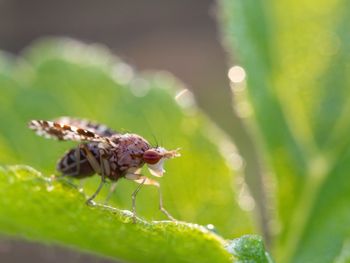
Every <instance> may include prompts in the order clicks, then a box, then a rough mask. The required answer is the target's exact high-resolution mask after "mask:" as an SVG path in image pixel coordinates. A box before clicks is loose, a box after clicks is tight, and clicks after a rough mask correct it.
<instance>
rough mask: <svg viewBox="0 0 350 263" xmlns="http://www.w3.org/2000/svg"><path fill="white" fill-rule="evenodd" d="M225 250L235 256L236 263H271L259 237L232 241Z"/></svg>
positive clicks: (253, 236) (252, 236)
mask: <svg viewBox="0 0 350 263" xmlns="http://www.w3.org/2000/svg"><path fill="white" fill-rule="evenodd" d="M227 250H228V251H229V252H230V253H232V254H233V255H234V256H235V258H236V261H235V262H237V263H254V262H259V263H272V262H273V261H272V259H271V257H270V255H269V254H268V253H267V252H266V250H265V246H264V242H263V240H262V238H261V237H260V236H256V235H245V236H242V237H240V238H237V239H234V240H232V241H231V242H230V243H229V244H228V245H227Z"/></svg>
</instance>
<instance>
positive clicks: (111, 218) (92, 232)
mask: <svg viewBox="0 0 350 263" xmlns="http://www.w3.org/2000/svg"><path fill="white" fill-rule="evenodd" d="M0 168H1V167H0ZM0 187H1V189H2V190H1V191H0V199H1V206H0V232H1V233H3V234H6V235H10V236H12V235H15V236H20V237H22V238H27V239H30V240H37V241H40V242H47V243H54V244H61V245H65V246H68V245H69V246H71V247H72V248H76V249H80V250H84V251H89V252H90V253H96V254H100V255H103V256H104V257H110V258H118V259H122V260H127V261H130V262H208V263H209V262H232V255H230V254H229V253H228V252H227V251H226V250H225V249H224V244H225V243H224V241H223V240H222V239H221V238H220V237H218V236H217V235H216V234H213V233H212V232H210V231H209V230H207V229H205V228H204V227H201V226H198V225H195V224H187V223H182V222H178V223H175V222H169V221H153V222H146V221H143V220H138V221H137V224H133V223H132V220H131V217H130V213H127V212H125V211H122V210H118V209H115V208H108V207H102V206H101V207H99V206H97V207H89V206H87V205H85V196H84V195H83V194H82V193H81V192H79V191H78V190H77V189H75V188H72V187H71V186H69V185H65V184H62V183H60V182H57V181H55V182H50V180H49V179H48V178H47V177H44V176H42V175H41V174H40V173H38V172H37V171H35V170H34V169H32V168H29V167H24V166H12V167H9V168H7V169H5V168H1V169H0Z"/></svg>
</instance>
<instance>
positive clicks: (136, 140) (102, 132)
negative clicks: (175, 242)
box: [29, 117, 179, 222]
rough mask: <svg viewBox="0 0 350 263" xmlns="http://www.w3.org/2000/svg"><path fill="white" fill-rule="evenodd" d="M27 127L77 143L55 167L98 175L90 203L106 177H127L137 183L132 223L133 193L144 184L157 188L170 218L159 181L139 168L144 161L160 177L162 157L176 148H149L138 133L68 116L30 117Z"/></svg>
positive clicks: (169, 155)
mask: <svg viewBox="0 0 350 263" xmlns="http://www.w3.org/2000/svg"><path fill="white" fill-rule="evenodd" d="M29 128H31V129H33V130H35V131H36V133H37V134H39V135H42V136H45V137H47V138H53V139H58V140H72V141H78V142H80V144H79V145H78V146H77V147H76V148H74V149H71V150H69V151H68V152H67V153H66V154H65V155H64V156H63V157H62V158H61V160H60V161H59V162H58V164H57V170H58V171H59V172H61V173H62V174H63V175H64V176H70V177H73V178H85V177H88V176H92V175H94V174H98V175H100V176H101V183H100V185H99V187H98V188H97V190H96V192H95V193H94V194H93V195H92V196H91V197H90V198H89V199H88V200H87V203H89V204H91V203H93V199H94V198H95V197H96V196H97V194H98V193H99V192H100V190H101V189H102V187H103V185H104V183H105V181H106V179H107V178H108V179H109V180H111V181H114V182H116V181H118V180H119V179H120V178H126V179H129V180H133V181H136V182H137V183H139V186H138V187H137V189H136V190H135V192H134V193H133V195H132V201H133V215H134V217H133V218H134V222H135V220H136V195H137V193H138V191H139V190H140V188H141V187H142V186H143V185H145V184H146V185H154V186H157V187H158V190H159V202H160V209H161V211H162V212H163V213H165V214H166V215H167V216H168V217H169V218H170V219H172V220H173V217H172V216H171V215H170V214H169V213H168V212H167V211H166V210H165V209H164V208H163V204H162V196H161V192H160V185H159V183H158V182H157V181H155V180H152V179H150V178H147V177H145V176H142V175H141V174H140V173H139V171H140V169H141V167H142V166H143V165H144V164H147V166H148V168H149V170H150V172H151V174H152V175H154V176H158V177H160V176H162V175H163V173H164V169H163V162H164V160H165V159H169V158H173V157H177V156H179V153H178V152H177V150H172V151H168V150H165V149H164V148H162V147H152V146H151V145H150V144H149V143H148V142H147V141H146V140H145V139H144V138H142V137H141V136H139V135H137V134H129V133H126V134H120V133H117V132H115V131H113V130H111V129H109V128H107V127H106V126H104V125H98V124H95V123H92V122H89V121H86V120H80V119H73V118H68V117H62V118H59V119H57V120H55V121H44V120H32V121H30V122H29Z"/></svg>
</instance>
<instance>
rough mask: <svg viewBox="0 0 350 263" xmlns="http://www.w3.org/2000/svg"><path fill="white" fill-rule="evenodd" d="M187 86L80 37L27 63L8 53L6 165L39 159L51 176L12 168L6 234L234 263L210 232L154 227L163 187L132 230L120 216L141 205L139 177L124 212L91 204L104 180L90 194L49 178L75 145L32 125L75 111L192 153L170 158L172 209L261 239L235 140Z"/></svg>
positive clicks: (104, 250)
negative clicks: (242, 200) (230, 157)
mask: <svg viewBox="0 0 350 263" xmlns="http://www.w3.org/2000/svg"><path fill="white" fill-rule="evenodd" d="M180 91H182V85H181V83H179V82H177V81H176V80H175V79H174V78H172V77H171V76H170V75H168V74H166V73H159V72H155V73H147V74H141V73H136V72H135V71H134V70H133V69H132V68H130V66H128V65H126V64H124V63H123V62H121V61H120V60H118V59H117V58H115V57H114V56H112V55H111V54H110V53H109V51H108V50H106V49H105V48H103V47H100V46H95V45H90V46H89V45H84V44H81V43H79V42H76V41H73V40H69V39H46V40H42V41H39V42H37V43H34V44H33V45H32V46H31V47H29V48H28V49H26V50H25V51H24V52H23V53H22V56H20V57H18V58H15V57H13V56H11V55H8V54H6V53H0V92H1V96H0V100H1V101H0V119H1V122H0V130H1V134H0V164H6V165H8V164H18V163H21V164H28V165H30V166H31V167H35V169H37V170H39V171H40V172H42V173H43V174H46V175H47V176H46V177H45V176H42V175H40V174H38V172H36V171H35V170H34V168H23V167H22V166H21V167H15V166H12V167H10V168H9V169H8V170H7V169H2V170H1V173H0V185H1V189H3V190H2V191H1V193H0V232H1V233H4V234H7V235H11V236H16V237H24V238H27V239H29V240H36V241H39V242H49V243H56V244H62V245H65V246H72V247H74V248H78V249H81V250H84V251H89V252H94V253H98V254H100V255H103V256H107V257H113V258H120V259H125V260H130V261H134V262H164V261H165V260H167V262H229V261H232V255H230V254H229V253H227V251H225V249H224V246H223V245H224V244H225V242H224V241H223V239H222V238H220V237H219V236H217V235H214V234H212V233H210V232H208V231H207V230H204V228H203V227H199V226H197V225H192V224H188V223H177V224H176V223H172V222H166V221H161V222H154V221H151V220H153V219H163V218H164V215H163V214H162V213H160V212H159V210H158V198H157V191H156V189H154V187H144V188H143V189H142V191H140V193H139V195H138V199H137V204H138V205H137V211H138V215H139V216H140V217H141V218H144V219H145V220H147V221H143V220H139V221H138V223H137V224H136V225H133V224H131V223H130V216H129V215H128V214H127V213H126V212H123V211H121V210H118V209H130V208H131V193H132V192H133V190H134V189H135V188H136V185H135V184H134V183H133V182H128V181H126V180H121V181H120V183H118V186H117V191H116V193H115V195H114V196H113V198H112V200H111V203H110V204H111V206H113V207H116V208H118V209H116V208H113V209H112V208H103V207H100V206H99V207H94V208H92V207H88V206H86V205H85V202H84V200H85V195H90V194H92V193H93V191H95V190H96V187H97V185H98V180H99V178H98V177H97V176H96V177H95V178H89V179H87V180H86V181H85V182H84V186H83V188H84V194H85V195H83V194H82V193H79V192H78V191H77V190H76V189H74V188H71V187H69V186H65V185H62V184H61V183H60V182H52V183H50V182H49V181H48V179H47V178H49V177H50V175H52V174H53V173H55V164H56V162H57V160H58V159H59V158H60V157H61V156H62V155H63V154H64V152H65V151H67V150H68V149H69V148H71V147H75V146H76V144H75V143H73V142H58V141H54V140H45V139H44V138H40V137H38V136H36V135H35V134H34V133H33V132H32V131H30V130H29V129H28V128H27V123H28V121H29V120H31V119H46V120H50V119H53V118H56V117H59V116H73V117H80V118H87V119H91V120H96V121H98V122H101V123H104V124H107V125H108V126H110V127H111V128H113V129H116V130H119V131H122V132H123V131H131V132H134V133H137V134H140V135H142V136H144V137H145V138H147V139H148V140H149V141H152V140H153V138H154V137H155V138H157V140H158V143H159V144H160V145H162V146H164V147H166V148H168V149H174V148H178V147H180V148H181V154H182V156H181V158H176V159H173V160H169V161H167V163H166V170H167V173H166V174H165V176H164V178H161V179H160V181H161V185H162V192H163V199H164V203H165V207H166V208H167V210H168V211H170V212H171V213H172V214H173V215H174V217H175V218H177V219H179V220H182V221H187V222H196V223H199V224H202V225H206V224H209V223H210V224H214V225H215V228H216V230H217V232H218V233H219V234H220V235H222V236H224V237H232V236H240V235H242V234H244V233H247V232H251V231H252V229H253V224H252V219H251V215H250V214H249V213H248V212H246V211H243V210H242V209H241V208H240V207H239V206H238V204H237V202H236V201H235V199H236V197H235V195H234V192H235V191H234V188H235V187H236V186H235V181H234V179H235V176H233V171H232V169H231V168H230V167H229V166H228V164H227V161H226V159H225V158H224V155H222V152H221V151H220V150H219V149H218V146H217V145H218V144H222V143H224V144H225V146H226V148H227V146H230V143H229V142H227V141H224V140H223V139H222V138H223V136H222V134H221V133H220V132H219V131H218V130H217V129H216V128H215V127H214V126H213V125H211V124H210V123H209V122H208V120H207V119H206V118H205V117H204V116H203V115H202V114H201V113H200V112H199V111H198V109H197V108H196V106H195V105H194V102H193V98H192V97H191V94H190V93H189V92H187V93H186V92H185V93H183V95H182V96H180V97H177V98H176V99H175V96H176V95H177V94H178V93H179V92H180ZM153 143H154V144H155V143H156V142H155V141H153ZM143 172H144V173H145V174H146V175H148V172H147V171H146V169H145V170H144V171H143ZM45 178H46V179H45ZM73 183H76V184H78V182H73ZM107 192H108V189H103V191H102V193H100V195H99V196H98V197H97V201H98V202H99V203H103V201H104V199H105V197H106V195H107ZM218 215H220V216H218Z"/></svg>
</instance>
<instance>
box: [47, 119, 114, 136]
mask: <svg viewBox="0 0 350 263" xmlns="http://www.w3.org/2000/svg"><path fill="white" fill-rule="evenodd" d="M54 122H58V123H61V124H66V125H70V126H75V127H79V128H82V129H85V130H89V131H91V132H93V133H95V134H97V135H99V136H101V137H111V136H112V135H115V134H119V133H118V132H116V131H114V130H112V129H110V128H108V127H107V126H106V125H103V124H99V123H95V122H92V121H89V120H86V119H78V118H71V117H60V118H58V119H56V120H54Z"/></svg>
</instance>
